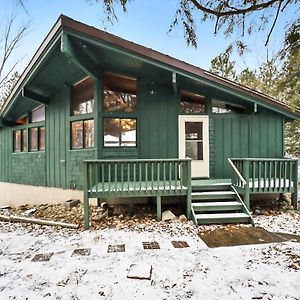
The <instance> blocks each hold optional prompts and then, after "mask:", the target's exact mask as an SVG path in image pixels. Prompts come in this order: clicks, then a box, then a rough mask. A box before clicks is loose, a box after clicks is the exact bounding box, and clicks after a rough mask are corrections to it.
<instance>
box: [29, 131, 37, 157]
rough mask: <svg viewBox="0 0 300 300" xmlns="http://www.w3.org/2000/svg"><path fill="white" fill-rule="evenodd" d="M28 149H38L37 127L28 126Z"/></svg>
mask: <svg viewBox="0 0 300 300" xmlns="http://www.w3.org/2000/svg"><path fill="white" fill-rule="evenodd" d="M29 130H30V151H37V150H38V128H37V127H36V128H30V129H29Z"/></svg>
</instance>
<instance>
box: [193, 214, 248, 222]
mask: <svg viewBox="0 0 300 300" xmlns="http://www.w3.org/2000/svg"><path fill="white" fill-rule="evenodd" d="M195 217H196V219H197V223H198V224H224V223H243V222H249V216H248V215H247V214H245V213H218V214H196V215H195Z"/></svg>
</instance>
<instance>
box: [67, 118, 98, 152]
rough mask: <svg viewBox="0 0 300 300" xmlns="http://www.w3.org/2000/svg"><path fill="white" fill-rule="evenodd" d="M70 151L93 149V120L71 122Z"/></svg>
mask: <svg viewBox="0 0 300 300" xmlns="http://www.w3.org/2000/svg"><path fill="white" fill-rule="evenodd" d="M71 131H72V137H71V140H72V149H83V148H92V147H94V120H82V121H74V122H71Z"/></svg>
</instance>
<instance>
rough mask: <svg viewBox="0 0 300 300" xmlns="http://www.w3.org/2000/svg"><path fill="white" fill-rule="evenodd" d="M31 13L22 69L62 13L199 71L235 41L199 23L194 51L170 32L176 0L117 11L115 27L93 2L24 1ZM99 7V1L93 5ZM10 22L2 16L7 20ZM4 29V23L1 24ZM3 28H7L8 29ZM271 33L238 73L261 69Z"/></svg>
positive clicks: (258, 40) (240, 61)
mask: <svg viewBox="0 0 300 300" xmlns="http://www.w3.org/2000/svg"><path fill="white" fill-rule="evenodd" d="M23 1H24V3H25V5H26V8H27V11H28V13H25V12H24V11H22V9H18V10H15V11H16V14H17V18H18V20H19V22H20V23H22V22H25V21H27V20H30V22H31V27H30V32H29V33H28V35H27V36H26V37H25V39H24V40H23V41H22V44H21V45H20V47H19V48H18V49H17V51H16V53H15V57H18V56H25V57H24V59H23V61H22V63H21V64H19V71H22V70H23V69H24V68H25V67H26V65H27V64H28V62H29V60H30V58H31V57H32V56H33V54H34V53H35V51H36V49H37V48H38V46H39V45H40V44H41V42H42V40H43V39H44V38H45V36H46V34H47V33H48V32H49V31H50V29H51V27H52V26H53V25H54V23H55V21H56V20H57V18H58V17H59V15H60V14H64V15H67V16H69V17H71V18H73V19H75V20H78V21H81V22H83V23H86V24H88V25H91V26H94V27H97V28H99V29H105V30H107V31H108V32H110V33H112V34H115V35H117V36H120V37H122V38H125V39H127V40H130V41H133V42H135V43H138V44H141V45H143V46H146V47H149V48H152V49H154V50H157V51H159V52H162V53H164V54H168V55H170V56H172V57H175V58H177V59H180V60H183V61H186V62H188V63H191V64H193V65H196V66H198V67H201V68H204V69H209V67H210V61H211V60H212V59H213V58H214V57H216V56H217V55H219V54H220V53H222V52H223V51H224V50H225V49H226V47H227V45H228V44H229V42H230V40H228V39H226V38H225V37H224V35H223V34H222V32H220V33H219V34H217V35H216V36H214V34H213V31H214V23H212V22H205V23H199V25H198V27H197V34H198V48H197V49H194V48H191V47H188V46H187V45H186V42H185V40H184V36H183V31H182V28H181V27H177V28H175V29H174V30H173V31H172V32H171V33H169V34H167V31H168V29H169V26H170V24H171V23H172V21H173V18H174V15H175V11H176V8H177V5H178V2H179V1H174V0H151V1H148V0H134V1H131V2H129V4H128V7H127V8H128V9H127V12H126V13H123V12H122V10H121V9H117V10H116V12H117V15H118V22H117V23H115V24H114V25H110V24H107V23H105V22H103V20H104V19H105V18H104V15H103V13H102V4H101V0H100V1H99V2H100V4H99V3H98V4H93V5H92V4H89V1H88V0H23ZM1 2H2V5H1V6H0V15H1V16H3V15H4V16H5V15H7V14H9V11H10V8H11V3H12V0H0V3H1ZM91 2H93V3H95V1H93V0H92V1H91ZM293 14H294V8H291V9H290V10H287V11H286V12H285V13H284V15H283V16H282V17H281V18H280V19H279V22H278V24H277V25H276V27H275V30H274V32H273V34H272V40H271V42H270V45H269V52H271V53H272V52H275V51H276V50H278V49H279V48H280V45H281V42H282V40H283V32H284V31H283V29H284V27H285V26H286V25H287V24H288V23H289V22H290V20H291V19H292V17H293ZM4 20H5V18H3V17H2V22H3V21H4ZM1 25H2V24H1ZM2 26H3V25H2ZM264 42H265V35H263V34H256V33H255V34H253V35H252V37H251V38H249V39H248V44H249V48H250V49H251V52H249V53H247V55H246V56H245V57H244V58H241V57H239V56H238V55H235V54H234V55H233V59H235V60H236V68H237V70H242V69H245V68H246V67H249V68H250V69H253V68H256V67H257V65H258V64H259V63H260V62H262V61H263V60H264V59H265V58H266V53H267V51H266V48H265V47H264Z"/></svg>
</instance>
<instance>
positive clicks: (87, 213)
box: [83, 162, 90, 229]
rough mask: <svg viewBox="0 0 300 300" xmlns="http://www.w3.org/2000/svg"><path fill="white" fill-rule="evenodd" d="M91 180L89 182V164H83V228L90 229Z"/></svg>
mask: <svg viewBox="0 0 300 300" xmlns="http://www.w3.org/2000/svg"><path fill="white" fill-rule="evenodd" d="M88 183H89V180H88V163H87V162H84V163H83V228H84V229H89V227H90V211H89V210H90V207H89V195H88V190H89V184H88Z"/></svg>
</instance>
